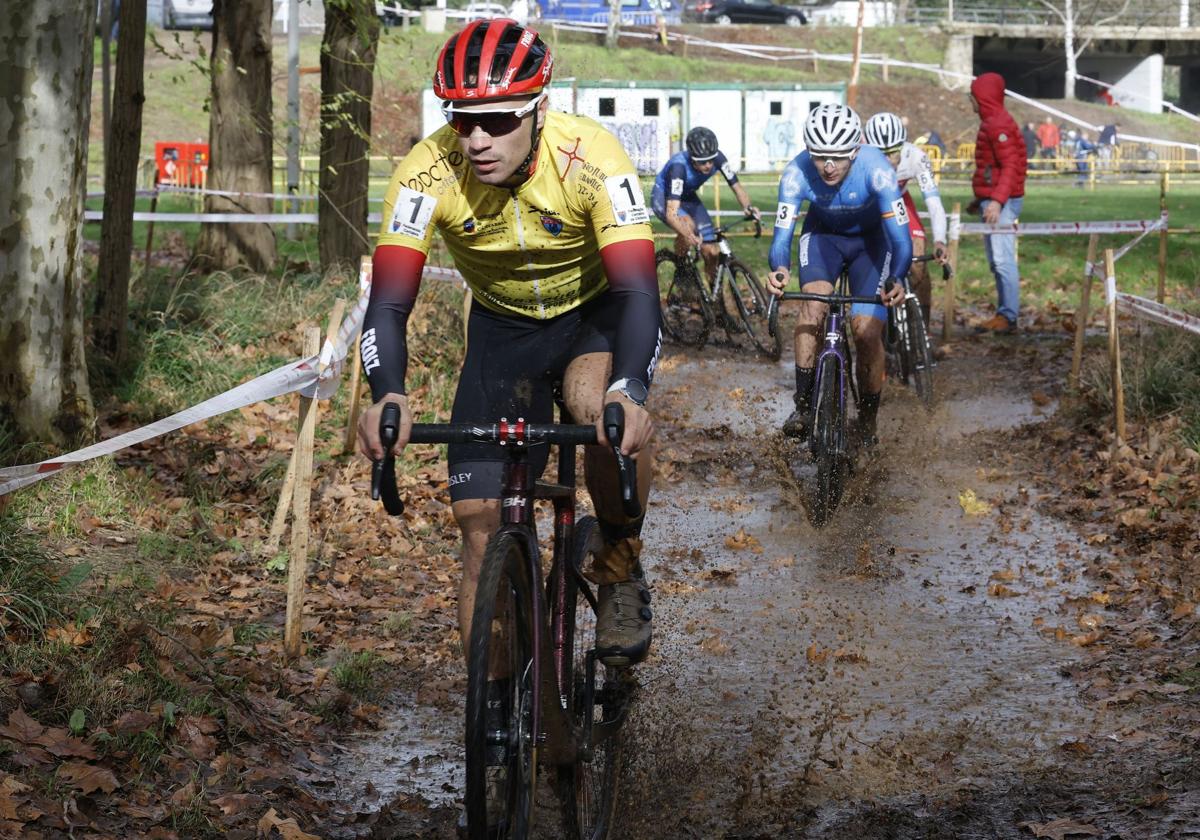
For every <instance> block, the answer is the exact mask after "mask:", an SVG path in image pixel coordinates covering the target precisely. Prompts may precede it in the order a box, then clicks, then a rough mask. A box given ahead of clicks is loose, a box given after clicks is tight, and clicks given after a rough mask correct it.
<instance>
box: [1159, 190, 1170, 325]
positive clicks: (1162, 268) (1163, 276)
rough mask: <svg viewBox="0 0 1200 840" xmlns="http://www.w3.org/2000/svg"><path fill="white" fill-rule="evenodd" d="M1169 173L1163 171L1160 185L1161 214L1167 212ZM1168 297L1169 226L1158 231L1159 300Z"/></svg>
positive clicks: (1164, 299)
mask: <svg viewBox="0 0 1200 840" xmlns="http://www.w3.org/2000/svg"><path fill="white" fill-rule="evenodd" d="M1167 184H1168V181H1167V173H1166V172H1163V174H1162V180H1161V182H1160V183H1159V187H1158V212H1159V216H1160V218H1161V216H1163V215H1165V214H1166V212H1167ZM1166 299H1167V227H1166V225H1163V229H1162V230H1160V231H1159V232H1158V302H1159V303H1165V302H1166Z"/></svg>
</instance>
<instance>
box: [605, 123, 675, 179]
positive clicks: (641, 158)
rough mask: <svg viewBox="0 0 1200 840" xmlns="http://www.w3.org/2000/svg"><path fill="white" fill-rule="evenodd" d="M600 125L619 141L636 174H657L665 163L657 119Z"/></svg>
mask: <svg viewBox="0 0 1200 840" xmlns="http://www.w3.org/2000/svg"><path fill="white" fill-rule="evenodd" d="M600 124H601V125H603V126H604V127H605V128H607V129H608V130H609V131H611V132H612V133H613V134H614V135H616V138H617V139H618V140H619V141H621V146H622V147H623V148H624V149H625V153H626V154H628V155H629V158H630V160H632V161H633V165H634V167H635V168H636V169H637V171H638V172H641V173H655V172H658V170H659V169H661V168H662V167H663V165H664V164H665V163H666V162H667V161H666V159H665V158H664V157H663V154H662V149H661V142H660V141H661V140H662V135H661V132H660V127H659V121H658V120H657V119H646V120H601V121H600Z"/></svg>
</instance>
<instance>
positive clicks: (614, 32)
mask: <svg viewBox="0 0 1200 840" xmlns="http://www.w3.org/2000/svg"><path fill="white" fill-rule="evenodd" d="M620 39H621V0H608V30H607V31H606V32H605V33H604V46H605V47H607V48H608V49H610V50H615V49H616V48H617V42H618V41H619V40H620Z"/></svg>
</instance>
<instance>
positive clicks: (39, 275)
mask: <svg viewBox="0 0 1200 840" xmlns="http://www.w3.org/2000/svg"><path fill="white" fill-rule="evenodd" d="M95 27H96V2H95V0H71V2H66V0H61V2H56V3H23V2H18V0H4V2H0V79H3V94H2V95H0V183H4V184H8V186H7V187H5V188H4V191H5V198H4V201H0V300H2V301H4V304H3V305H2V306H0V424H4V425H9V426H10V427H11V428H13V429H14V430H15V431H16V433H17V436H18V437H20V438H22V439H24V440H41V441H50V442H54V443H59V444H64V443H73V442H75V441H76V440H77V439H79V438H81V437H85V436H88V435H90V434H91V431H92V426H93V421H94V414H93V410H92V399H91V393H90V392H89V390H88V381H87V366H86V363H85V360H84V355H83V293H82V285H83V281H84V275H83V265H82V257H81V250H82V249H81V244H82V241H81V240H82V232H83V200H84V196H85V194H86V190H87V137H88V121H89V118H90V116H91V104H92V38H93V33H94V32H95Z"/></svg>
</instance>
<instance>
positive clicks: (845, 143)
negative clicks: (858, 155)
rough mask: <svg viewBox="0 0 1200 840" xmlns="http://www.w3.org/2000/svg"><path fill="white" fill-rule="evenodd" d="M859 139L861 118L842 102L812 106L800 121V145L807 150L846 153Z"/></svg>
mask: <svg viewBox="0 0 1200 840" xmlns="http://www.w3.org/2000/svg"><path fill="white" fill-rule="evenodd" d="M861 142H862V121H861V120H859V118H858V114H856V113H854V110H853V109H852V108H849V107H848V106H846V105H838V104H826V105H820V106H818V107H816V108H813V109H812V110H811V111H809V112H808V119H807V120H805V121H804V145H805V146H806V147H808V151H809V153H810V154H814V155H832V156H835V157H849V156H850V155H851V154H852V153H853V152H854V150H855V149H857V148H858V145H859V143H861Z"/></svg>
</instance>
